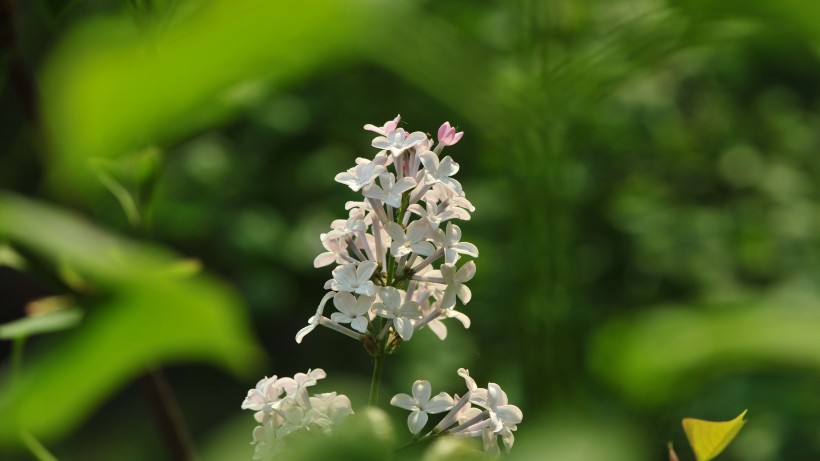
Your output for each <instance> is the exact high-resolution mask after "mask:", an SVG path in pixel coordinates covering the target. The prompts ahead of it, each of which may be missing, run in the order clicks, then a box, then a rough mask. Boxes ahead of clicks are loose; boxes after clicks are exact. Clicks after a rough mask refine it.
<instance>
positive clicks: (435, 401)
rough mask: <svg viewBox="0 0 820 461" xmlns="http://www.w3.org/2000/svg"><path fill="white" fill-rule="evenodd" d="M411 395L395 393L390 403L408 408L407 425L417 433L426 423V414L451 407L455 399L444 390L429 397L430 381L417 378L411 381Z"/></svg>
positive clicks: (430, 391)
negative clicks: (417, 379) (413, 381)
mask: <svg viewBox="0 0 820 461" xmlns="http://www.w3.org/2000/svg"><path fill="white" fill-rule="evenodd" d="M412 393H413V395H412V396H410V395H407V394H396V395H395V396H393V398H392V399H390V405H393V406H396V407H399V408H403V409H405V410H410V416H408V417H407V427H408V429H410V432H411V433H413V434H418V433H419V432H421V430H422V429H423V428H424V426H425V425H426V424H427V420H428V416H427V415H428V414H436V413H443V412H445V411H447V410H449V409H450V408H453V405H454V404H455V401H454V400H453V397H451V396H450V395H449V394H447V393H446V392H441V393H439V394H438V395H436V396H435V397H433V398H430V395H431V394H432V389H431V386H430V382H429V381H426V380H419V381H416V382H415V383H413V390H412Z"/></svg>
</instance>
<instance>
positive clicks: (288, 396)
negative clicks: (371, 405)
mask: <svg viewBox="0 0 820 461" xmlns="http://www.w3.org/2000/svg"><path fill="white" fill-rule="evenodd" d="M325 376H327V375H326V374H325V372H324V370H322V369H321V368H317V369H315V370H308V372H307V373H297V374H296V375H295V376H294V377H293V378H290V377H284V378H277V377H276V376H273V377H270V378H268V377H265V378H263V379H261V380H259V382H258V383H256V388H254V389H251V390H249V391H248V396H247V397H245V400H244V401H243V402H242V409H243V410H252V411H255V412H256V413H254V415H253V416H254V418H255V419H256V421H257V422H258V423H260V425H259V426H256V428H254V430H253V442H252V444H253V445H254V455H253V459H259V460H270V459H273V457H274V456H276V455H277V454H279V453H280V452H281V451H282V450H283V449H284V448H285V439H286V438H292V437H298V436H306V435H308V434H311V433H321V434H329V433H331V432H332V431H333V429H334V428H335V427H336V426H337V425H338V424H339V423H341V422H342V421H343V420H344V419H345V418H347V417H348V416H349V415H351V414H352V413H353V410H352V409H351V406H350V399H348V398H347V396H344V395H341V394H336V393H335V392H329V393H324V394H316V395H312V396H311V395H308V392H307V388H308V387H310V386H313V385H314V384H316V383H317V381H318V380H320V379H323V378H324V377H325Z"/></svg>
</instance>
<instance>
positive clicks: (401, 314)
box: [373, 287, 421, 341]
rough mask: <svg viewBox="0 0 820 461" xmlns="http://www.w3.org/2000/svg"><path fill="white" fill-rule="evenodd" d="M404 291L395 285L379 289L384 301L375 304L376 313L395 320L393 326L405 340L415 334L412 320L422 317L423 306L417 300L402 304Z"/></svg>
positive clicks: (380, 296)
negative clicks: (394, 286)
mask: <svg viewBox="0 0 820 461" xmlns="http://www.w3.org/2000/svg"><path fill="white" fill-rule="evenodd" d="M402 295H403V293H402V292H401V291H399V290H397V289H395V288H393V287H386V288H382V289H381V290H380V291H379V298H381V300H382V302H380V303H376V304H374V305H373V309H375V310H376V314H378V315H379V316H381V317H384V318H386V319H392V320H393V328H394V329H395V330H396V332H397V333H398V334H399V337H401V339H402V340H404V341H409V340H410V338H411V337H412V336H413V322H412V320H416V319H420V318H421V307H420V306H419V303H417V302H415V301H407V302H405V303H404V304H402V302H401V299H402Z"/></svg>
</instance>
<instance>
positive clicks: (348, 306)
mask: <svg viewBox="0 0 820 461" xmlns="http://www.w3.org/2000/svg"><path fill="white" fill-rule="evenodd" d="M375 299H376V297H375V296H359V298H358V299H357V298H356V297H355V296H353V295H352V294H350V293H347V292H340V293H336V296H334V297H333V305H334V306H336V309H338V310H339V312H334V313H333V314H332V315H331V316H330V319H331V320H333V321H334V322H338V323H349V324H350V326H351V327H352V328H353V329H354V330H356V331H358V332H360V333H365V332H367V323H368V320H369V319H368V315H367V314H368V313H369V312H370V307H371V306H373V301H374V300H375Z"/></svg>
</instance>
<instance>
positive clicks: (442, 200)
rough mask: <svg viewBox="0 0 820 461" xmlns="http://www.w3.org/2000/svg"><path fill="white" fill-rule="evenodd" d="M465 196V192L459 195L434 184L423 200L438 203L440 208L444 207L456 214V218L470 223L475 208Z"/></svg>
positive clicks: (445, 187) (447, 188) (441, 185)
mask: <svg viewBox="0 0 820 461" xmlns="http://www.w3.org/2000/svg"><path fill="white" fill-rule="evenodd" d="M463 194H464V192H463V191H462V192H461V194H459V193H457V192H456V191H454V190H453V189H451V188H449V187H447V186H445V185H443V184H433V187H432V188H431V189H430V190H428V191H427V192H426V193H425V194H424V197H423V198H424V200H425V201H432V202H438V203H439V206H442V205H443V206H445V207H447V209H448V210H450V211H452V212H454V213H456V218H458V219H461V220H463V221H469V220H470V213H471V212H474V211H475V207H474V206H473V204H472V203H470V201H469V200H467V197H465V196H464V195H463Z"/></svg>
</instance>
